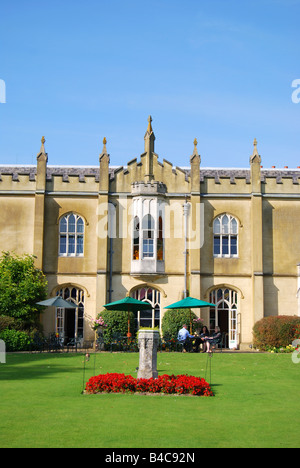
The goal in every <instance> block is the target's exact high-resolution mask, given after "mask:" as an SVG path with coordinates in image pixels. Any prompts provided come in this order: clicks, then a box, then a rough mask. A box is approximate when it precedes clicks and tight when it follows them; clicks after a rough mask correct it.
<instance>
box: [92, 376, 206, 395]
mask: <svg viewBox="0 0 300 468" xmlns="http://www.w3.org/2000/svg"><path fill="white" fill-rule="evenodd" d="M85 390H86V392H87V393H101V392H106V393H110V392H113V393H120V392H122V393H124V392H147V393H168V394H174V393H175V394H180V395H183V394H191V395H197V396H213V393H212V391H211V388H210V386H209V384H208V383H207V382H206V381H205V380H204V379H201V378H200V377H194V376H189V375H177V376H175V375H167V374H164V375H161V376H159V377H158V378H157V379H153V378H151V379H135V378H134V377H132V376H131V375H125V374H117V373H111V374H110V373H108V374H104V375H98V376H96V377H91V378H90V379H89V381H88V382H87V383H86V388H85Z"/></svg>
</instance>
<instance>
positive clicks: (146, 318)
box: [132, 287, 160, 328]
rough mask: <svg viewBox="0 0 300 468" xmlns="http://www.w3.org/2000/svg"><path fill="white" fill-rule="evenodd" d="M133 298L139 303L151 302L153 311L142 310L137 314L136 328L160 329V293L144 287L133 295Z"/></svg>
mask: <svg viewBox="0 0 300 468" xmlns="http://www.w3.org/2000/svg"><path fill="white" fill-rule="evenodd" d="M132 297H133V298H134V299H137V300H138V301H143V302H149V304H151V306H152V307H153V309H151V308H149V310H141V311H140V312H137V313H136V317H135V320H136V328H140V327H158V328H160V291H158V290H157V289H153V288H148V287H144V288H141V289H137V290H136V291H134V292H133V293H132Z"/></svg>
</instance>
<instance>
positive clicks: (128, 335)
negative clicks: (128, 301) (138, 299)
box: [127, 309, 131, 344]
mask: <svg viewBox="0 0 300 468" xmlns="http://www.w3.org/2000/svg"><path fill="white" fill-rule="evenodd" d="M127 338H128V344H129V342H130V338H131V333H130V310H129V309H128V331H127Z"/></svg>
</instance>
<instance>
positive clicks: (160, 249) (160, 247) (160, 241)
mask: <svg viewBox="0 0 300 468" xmlns="http://www.w3.org/2000/svg"><path fill="white" fill-rule="evenodd" d="M163 259H164V236H163V218H162V214H161V213H159V218H158V237H157V260H160V261H162V260H163Z"/></svg>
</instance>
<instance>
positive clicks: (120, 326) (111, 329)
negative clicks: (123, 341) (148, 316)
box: [99, 310, 134, 343]
mask: <svg viewBox="0 0 300 468" xmlns="http://www.w3.org/2000/svg"><path fill="white" fill-rule="evenodd" d="M99 316H101V317H102V318H103V321H104V323H105V324H106V325H107V327H106V328H105V330H104V341H105V342H106V343H109V342H110V341H111V340H112V338H113V335H114V334H118V335H122V336H127V333H128V312H122V311H119V310H103V311H102V312H101V313H100V314H99ZM129 317H130V332H131V334H132V335H133V334H134V314H133V312H130V313H129Z"/></svg>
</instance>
